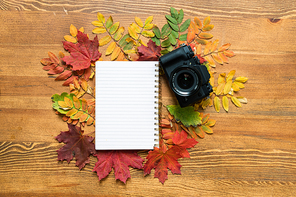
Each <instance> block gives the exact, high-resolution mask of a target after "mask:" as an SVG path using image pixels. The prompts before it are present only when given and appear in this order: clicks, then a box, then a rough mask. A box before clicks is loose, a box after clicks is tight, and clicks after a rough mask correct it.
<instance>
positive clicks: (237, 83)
mask: <svg viewBox="0 0 296 197" xmlns="http://www.w3.org/2000/svg"><path fill="white" fill-rule="evenodd" d="M233 83H234V84H236V85H237V86H238V87H239V88H240V89H242V88H244V87H245V85H244V84H242V83H241V82H237V81H234V82H233Z"/></svg>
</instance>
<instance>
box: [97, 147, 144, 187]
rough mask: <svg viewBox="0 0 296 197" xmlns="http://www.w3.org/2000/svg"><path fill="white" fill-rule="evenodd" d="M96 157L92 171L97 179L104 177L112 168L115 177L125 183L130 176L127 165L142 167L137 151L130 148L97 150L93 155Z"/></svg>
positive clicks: (141, 160)
mask: <svg viewBox="0 0 296 197" xmlns="http://www.w3.org/2000/svg"><path fill="white" fill-rule="evenodd" d="M94 156H96V157H97V158H98V161H97V163H96V164H95V167H94V169H93V171H96V172H97V175H98V177H99V180H102V179H103V178H105V177H106V176H107V175H108V174H109V173H110V172H111V170H112V168H114V174H115V179H119V180H120V181H122V182H124V183H126V180H127V179H128V178H130V177H131V176H130V171H129V166H131V167H133V168H138V169H143V165H142V163H143V161H144V159H142V158H141V157H140V156H139V155H138V154H137V151H131V150H112V151H97V153H96V154H95V155H94Z"/></svg>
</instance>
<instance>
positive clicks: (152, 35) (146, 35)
mask: <svg viewBox="0 0 296 197" xmlns="http://www.w3.org/2000/svg"><path fill="white" fill-rule="evenodd" d="M142 35H143V36H145V37H147V38H152V37H154V33H153V32H152V31H145V30H144V31H142Z"/></svg>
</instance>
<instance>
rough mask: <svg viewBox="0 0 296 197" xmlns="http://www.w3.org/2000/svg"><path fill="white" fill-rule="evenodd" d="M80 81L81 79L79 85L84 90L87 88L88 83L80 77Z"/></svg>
mask: <svg viewBox="0 0 296 197" xmlns="http://www.w3.org/2000/svg"><path fill="white" fill-rule="evenodd" d="M80 81H81V87H82V89H83V90H84V91H87V89H88V83H87V81H86V80H85V79H84V78H81V80H80Z"/></svg>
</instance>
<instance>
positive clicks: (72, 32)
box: [70, 24, 77, 37]
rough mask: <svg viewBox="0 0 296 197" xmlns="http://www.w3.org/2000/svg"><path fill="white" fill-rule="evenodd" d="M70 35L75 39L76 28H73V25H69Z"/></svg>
mask: <svg viewBox="0 0 296 197" xmlns="http://www.w3.org/2000/svg"><path fill="white" fill-rule="evenodd" d="M70 34H71V35H72V36H73V37H76V36H77V28H76V27H75V26H74V25H72V24H71V25H70Z"/></svg>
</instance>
